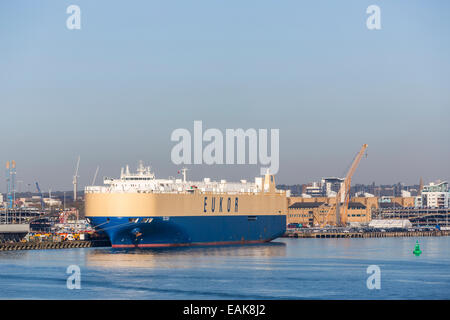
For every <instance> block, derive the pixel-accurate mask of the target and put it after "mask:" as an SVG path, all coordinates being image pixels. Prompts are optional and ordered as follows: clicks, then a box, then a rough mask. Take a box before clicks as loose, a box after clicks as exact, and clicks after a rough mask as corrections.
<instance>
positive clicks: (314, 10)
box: [0, 0, 450, 192]
mask: <svg viewBox="0 0 450 320" xmlns="http://www.w3.org/2000/svg"><path fill="white" fill-rule="evenodd" d="M71 4H76V5H79V6H80V8H81V30H68V29H67V28H66V19H67V17H68V14H66V8H67V7H68V6H69V5H71ZM371 4H376V5H378V6H380V8H381V26H382V29H381V30H378V31H370V30H368V29H367V28H366V19H367V16H368V15H367V14H366V8H367V7H368V6H369V5H371ZM449 33H450V2H449V1H446V0H430V1H423V0H396V1H392V0H389V1H386V0H371V1H365V0H346V1H331V0H329V1H321V0H318V1H312V0H311V1H298V0H276V1H275V0H270V1H269V0H239V1H237V0H227V1H224V0H221V1H219V0H172V1H167V0H159V1H100V0H96V1H81V0H71V1H31V0H29V1H13V0H9V1H6V0H4V1H1V2H0V106H1V115H0V119H1V122H0V123H1V124H0V137H1V148H0V163H1V165H2V166H3V165H4V163H5V162H6V161H7V160H11V159H14V160H16V162H17V166H18V168H17V170H18V179H19V180H22V181H24V185H26V184H27V183H32V184H33V183H34V181H39V183H40V184H41V186H42V188H43V189H44V190H48V189H49V188H52V190H70V189H71V187H72V185H71V181H72V175H73V171H74V167H75V163H76V158H77V156H78V155H81V165H80V176H81V177H80V182H81V185H84V184H86V183H89V182H90V181H91V179H92V177H93V175H94V172H95V168H96V167H97V165H100V173H99V176H117V175H118V174H119V172H120V167H121V166H123V165H125V164H126V163H129V164H130V165H132V166H133V167H134V166H135V165H136V163H137V161H138V160H139V159H143V160H145V161H146V162H150V163H151V165H152V166H153V167H154V169H155V171H156V174H157V176H159V177H167V176H169V175H175V174H176V170H177V169H178V168H177V167H176V166H175V165H173V164H172V163H171V161H170V150H171V148H172V147H173V145H174V143H173V142H171V141H170V134H171V132H172V131H173V130H174V129H176V128H187V129H189V130H190V131H191V132H192V130H193V129H192V127H193V121H194V120H202V121H203V125H204V127H205V128H218V129H221V130H223V131H225V129H226V128H268V129H270V128H278V129H280V170H279V172H278V176H277V182H278V183H289V184H290V183H306V182H308V181H312V180H317V179H320V178H321V177H323V176H329V175H338V176H339V175H342V174H343V173H344V171H345V169H346V168H347V167H348V165H349V163H350V162H351V160H352V159H353V157H354V155H355V153H356V152H357V151H358V150H359V148H360V146H361V145H362V144H363V143H368V144H369V149H368V158H367V159H364V160H363V161H362V162H361V165H360V167H359V168H358V170H357V172H356V174H355V176H354V179H353V182H354V183H371V182H372V181H375V182H376V183H377V184H380V183H395V182H399V181H401V182H405V183H411V184H412V183H418V182H419V178H420V176H422V177H423V178H424V181H425V182H429V181H430V180H434V179H438V178H441V179H449V178H450V168H449V160H450V143H449V137H450V127H449V122H450V34H449ZM259 167H260V166H259V165H258V166H250V165H248V166H218V165H216V166H206V165H204V166H194V167H191V169H192V170H191V171H190V172H189V174H190V175H191V177H192V178H201V177H203V176H210V177H213V178H217V177H223V178H226V179H229V180H233V179H239V178H241V177H246V178H252V177H253V176H255V175H258V174H259ZM1 176H3V177H4V174H2V175H1ZM2 181H4V178H2ZM4 189H5V183H2V184H0V190H1V191H3V192H4ZM22 189H26V187H22Z"/></svg>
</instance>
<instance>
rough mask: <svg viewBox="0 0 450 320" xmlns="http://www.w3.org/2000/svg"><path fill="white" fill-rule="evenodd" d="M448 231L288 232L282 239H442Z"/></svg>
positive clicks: (449, 232)
mask: <svg viewBox="0 0 450 320" xmlns="http://www.w3.org/2000/svg"><path fill="white" fill-rule="evenodd" d="M443 236H450V231H449V230H445V231H439V230H433V231H400V232H398V231H386V232H381V231H376V232H302V231H288V232H286V233H285V234H284V235H283V238H316V239H319V238H393V237H443Z"/></svg>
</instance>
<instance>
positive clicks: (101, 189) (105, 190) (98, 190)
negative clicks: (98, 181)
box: [85, 186, 260, 195]
mask: <svg viewBox="0 0 450 320" xmlns="http://www.w3.org/2000/svg"><path fill="white" fill-rule="evenodd" d="M195 192H197V193H199V194H217V195H221V194H223V195H256V194H260V191H255V190H247V191H236V190H229V191H226V190H223V191H222V190H196V191H195ZM85 193H86V194H89V193H153V194H191V193H192V190H177V189H172V190H167V189H166V190H153V189H137V188H129V189H121V188H111V187H103V186H89V187H85Z"/></svg>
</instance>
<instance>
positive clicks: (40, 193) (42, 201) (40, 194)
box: [36, 182, 44, 210]
mask: <svg viewBox="0 0 450 320" xmlns="http://www.w3.org/2000/svg"><path fill="white" fill-rule="evenodd" d="M36 189H37V191H38V192H39V196H40V197H41V207H42V210H44V196H43V195H42V192H41V188H39V183H37V182H36Z"/></svg>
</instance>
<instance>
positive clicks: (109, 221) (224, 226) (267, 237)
mask: <svg viewBox="0 0 450 320" xmlns="http://www.w3.org/2000/svg"><path fill="white" fill-rule="evenodd" d="M89 219H90V222H91V225H92V226H93V227H94V228H95V229H96V230H98V231H103V232H105V233H106V234H107V235H108V237H109V239H110V241H111V244H112V247H113V248H134V247H169V246H192V245H224V244H238V243H260V242H268V241H271V240H273V239H275V238H278V237H280V236H282V235H283V234H284V232H285V231H286V216H285V215H259V216H238V215H234V216H209V217H208V216H207V217H205V216H181V217H180V216H173V217H89Z"/></svg>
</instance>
